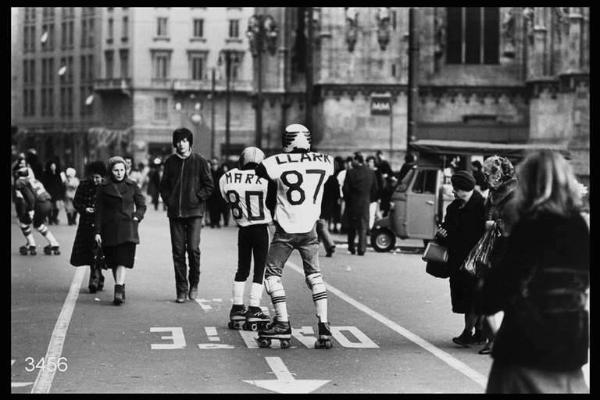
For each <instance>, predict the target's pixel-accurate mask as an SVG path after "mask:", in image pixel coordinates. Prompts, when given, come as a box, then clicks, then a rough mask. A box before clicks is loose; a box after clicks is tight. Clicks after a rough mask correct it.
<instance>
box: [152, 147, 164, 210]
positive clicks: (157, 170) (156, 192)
mask: <svg viewBox="0 0 600 400" xmlns="http://www.w3.org/2000/svg"><path fill="white" fill-rule="evenodd" d="M163 169H164V166H163V164H162V161H161V160H160V159H159V158H155V159H154V162H153V163H152V168H151V170H150V172H149V173H148V194H149V195H150V198H151V199H152V205H154V210H155V211H158V203H159V202H160V180H161V178H162V175H163ZM165 209H166V208H165Z"/></svg>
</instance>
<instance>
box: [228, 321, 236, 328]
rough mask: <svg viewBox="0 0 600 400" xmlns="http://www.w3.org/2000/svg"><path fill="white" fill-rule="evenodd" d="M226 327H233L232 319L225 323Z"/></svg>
mask: <svg viewBox="0 0 600 400" xmlns="http://www.w3.org/2000/svg"><path fill="white" fill-rule="evenodd" d="M227 327H228V328H229V329H235V326H234V325H233V322H232V321H229V322H228V323H227Z"/></svg>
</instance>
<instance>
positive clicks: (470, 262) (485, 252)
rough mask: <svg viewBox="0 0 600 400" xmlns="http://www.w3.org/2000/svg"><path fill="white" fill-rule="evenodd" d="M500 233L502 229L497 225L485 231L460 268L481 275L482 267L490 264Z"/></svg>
mask: <svg viewBox="0 0 600 400" xmlns="http://www.w3.org/2000/svg"><path fill="white" fill-rule="evenodd" d="M500 235H501V233H500V229H499V228H498V226H497V225H496V226H494V227H493V228H491V229H489V230H487V231H485V233H484V234H483V236H481V239H479V241H478V242H477V244H475V246H473V248H472V249H471V251H470V252H469V254H468V255H467V258H465V260H464V261H463V263H462V265H461V266H460V269H464V270H465V271H467V272H468V273H469V274H471V275H475V276H479V275H480V274H481V272H482V271H481V269H482V268H487V267H488V266H489V261H490V255H491V254H492V250H493V249H494V244H495V243H496V239H497V238H498V237H499V236H500Z"/></svg>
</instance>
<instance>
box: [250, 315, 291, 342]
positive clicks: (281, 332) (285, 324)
mask: <svg viewBox="0 0 600 400" xmlns="http://www.w3.org/2000/svg"><path fill="white" fill-rule="evenodd" d="M258 336H259V338H262V337H265V338H276V339H290V338H291V337H292V327H291V325H290V321H279V320H277V318H274V319H273V322H272V323H271V324H269V325H267V327H266V328H265V329H261V330H259V331H258Z"/></svg>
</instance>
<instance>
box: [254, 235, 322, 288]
mask: <svg viewBox="0 0 600 400" xmlns="http://www.w3.org/2000/svg"><path fill="white" fill-rule="evenodd" d="M315 225H316V224H315ZM294 249H296V250H298V252H300V257H302V266H303V268H304V276H308V275H311V274H314V273H316V272H320V271H321V269H320V268H319V238H318V237H317V230H316V228H315V226H313V228H312V230H310V231H309V232H306V233H287V232H285V231H284V230H283V229H282V228H281V227H280V226H279V225H278V224H275V234H274V235H273V240H272V241H271V247H270V248H269V254H268V255H267V267H266V269H265V279H266V278H268V277H269V276H272V275H275V276H281V274H282V273H283V266H284V265H285V263H286V262H287V260H288V258H289V257H290V254H291V253H292V251H294Z"/></svg>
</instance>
